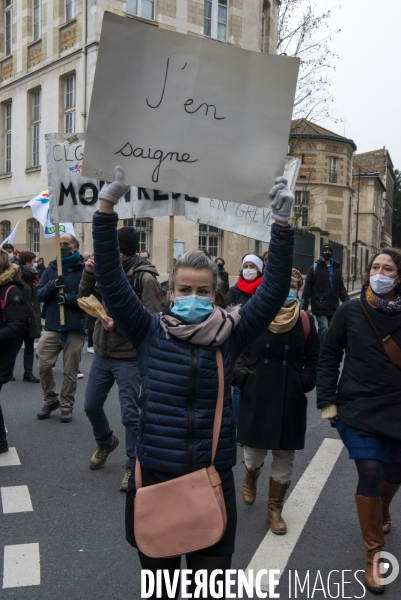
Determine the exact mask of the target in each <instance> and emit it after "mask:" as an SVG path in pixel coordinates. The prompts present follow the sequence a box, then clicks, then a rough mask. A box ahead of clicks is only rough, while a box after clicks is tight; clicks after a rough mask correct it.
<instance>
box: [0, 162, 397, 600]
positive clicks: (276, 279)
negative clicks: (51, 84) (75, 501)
mask: <svg viewBox="0 0 401 600" xmlns="http://www.w3.org/2000/svg"><path fill="white" fill-rule="evenodd" d="M126 191H127V187H126V186H125V184H124V182H123V177H122V171H121V169H119V168H117V169H116V178H115V181H114V182H113V183H110V184H107V185H105V186H104V187H103V188H102V191H101V193H100V204H99V210H98V211H97V212H96V213H95V215H94V220H93V240H94V255H89V254H88V255H86V256H84V255H81V253H80V251H79V243H78V241H77V240H76V239H75V238H74V237H73V236H72V235H68V234H64V235H62V236H61V237H60V244H61V261H62V272H63V275H58V269H57V266H58V265H57V262H56V260H55V261H52V262H51V263H50V264H49V265H48V266H47V267H46V268H45V267H44V264H43V259H42V260H41V264H40V265H39V264H38V263H39V261H37V260H36V256H35V255H34V254H33V253H31V252H20V253H19V256H18V260H17V258H16V257H15V256H14V252H13V250H14V249H13V248H12V246H10V245H4V246H3V249H2V250H1V252H0V389H1V387H2V386H3V385H4V384H6V383H8V382H9V381H10V380H12V379H13V369H14V364H15V361H16V358H17V356H18V353H19V351H20V349H21V346H22V344H24V351H23V364H24V381H26V382H29V383H40V384H41V387H42V391H43V400H44V403H43V407H42V409H41V410H40V411H39V412H38V413H37V418H38V419H47V418H48V417H50V416H51V414H52V413H53V412H54V411H56V410H58V409H60V411H61V414H60V420H61V422H62V423H70V422H71V421H72V419H73V410H74V403H75V393H76V388H77V377H78V376H79V363H80V357H81V352H82V349H83V346H84V343H85V339H86V335H87V339H88V352H92V353H93V359H92V362H91V368H90V372H89V375H88V383H87V386H86V392H85V401H84V410H85V413H86V415H87V417H88V420H89V422H90V424H91V426H92V429H93V436H94V438H95V441H96V444H97V449H96V451H95V452H94V454H93V456H92V457H91V459H90V463H89V467H90V468H91V469H94V470H96V469H100V468H101V467H102V466H103V465H104V464H105V462H106V460H107V457H108V455H109V454H110V452H112V451H113V450H115V448H116V447H117V446H118V444H119V440H118V439H117V437H116V436H115V435H114V433H113V429H112V426H111V424H110V423H109V420H108V418H107V415H106V411H105V405H106V401H107V396H108V394H109V392H110V390H111V388H112V386H113V385H114V383H115V382H116V383H117V386H118V395H119V401H120V407H121V419H122V423H123V425H124V427H125V450H126V462H125V474H124V478H123V481H122V482H121V484H120V490H121V491H124V492H127V495H126V537H127V540H128V542H129V543H130V544H131V545H132V546H133V547H135V548H137V550H138V554H139V558H140V562H141V565H142V567H143V568H146V569H150V570H152V571H156V570H157V569H167V570H169V571H170V572H171V573H172V572H173V571H174V570H175V569H178V568H179V565H180V560H181V555H184V554H185V555H186V561H187V566H188V568H189V569H193V570H194V571H197V570H199V569H206V570H207V571H208V572H211V571H212V570H214V569H221V570H222V571H223V572H224V571H225V570H227V569H229V568H230V565H231V558H232V554H233V552H234V544H235V532H236V515H237V512H236V511H237V508H236V500H235V488H234V478H233V472H232V468H233V466H234V465H235V463H236V458H237V447H238V445H239V446H241V447H243V462H244V480H243V486H242V499H243V502H244V503H245V504H246V505H251V504H253V503H254V502H255V501H256V497H257V482H258V478H259V477H260V476H263V465H264V460H265V458H266V456H267V454H268V452H269V450H270V451H271V453H272V463H271V469H270V475H269V476H270V480H269V481H270V483H269V492H268V499H267V501H268V510H267V519H268V521H269V524H270V529H271V531H272V532H273V533H274V534H277V535H283V534H285V533H286V532H287V525H286V523H285V519H284V517H283V504H284V500H285V496H286V493H287V491H288V489H289V487H290V485H291V476H292V469H293V462H294V458H295V452H296V450H302V449H303V448H304V444H305V434H306V415H307V397H306V394H307V393H308V392H310V391H311V390H313V389H314V388H315V386H316V389H317V406H318V408H319V409H320V410H321V414H322V417H323V418H324V419H327V420H328V421H329V422H330V423H331V425H332V426H333V427H336V428H337V431H338V434H339V435H340V436H341V439H342V440H343V442H344V445H345V446H346V448H347V450H348V452H349V457H350V458H351V459H353V460H354V461H355V465H356V468H357V472H358V486H357V489H356V495H355V501H356V508H357V513H358V517H359V523H360V528H361V533H362V538H363V541H364V544H365V546H366V550H367V563H366V572H365V582H366V587H367V588H368V589H369V590H371V591H372V592H376V593H381V592H383V591H384V585H382V584H381V583H377V581H376V580H375V578H374V572H373V571H374V569H373V563H374V559H375V555H376V554H377V553H378V552H380V551H381V550H382V548H383V546H384V534H385V533H388V531H389V530H390V527H391V517H390V512H389V506H390V503H391V501H392V499H393V497H394V495H395V494H396V492H397V490H398V489H399V487H400V485H401V427H400V425H401V410H400V409H401V394H400V390H401V251H400V250H398V249H396V248H384V249H382V250H381V251H380V252H379V253H378V254H377V255H375V256H373V257H372V258H371V261H370V263H369V265H368V267H367V270H366V273H365V276H364V280H363V287H362V291H361V295H360V298H359V299H355V300H352V301H350V298H349V297H348V294H347V292H346V289H345V287H344V283H343V280H342V276H341V268H340V265H339V264H338V263H336V262H335V261H334V260H333V249H332V247H331V246H330V245H324V246H323V249H322V255H321V257H320V258H319V259H318V260H317V261H316V262H315V263H314V264H313V265H312V266H311V267H310V269H309V270H308V273H307V274H306V279H305V282H304V281H303V277H302V275H301V273H300V272H299V271H297V270H296V269H294V268H293V267H292V260H293V240H294V231H293V228H292V227H291V226H290V225H289V220H290V217H291V207H292V202H293V196H292V193H291V192H290V191H289V189H288V188H287V182H286V180H285V179H284V178H279V179H278V180H276V185H275V186H274V188H273V189H272V190H271V192H270V196H271V198H272V216H273V218H274V220H275V223H274V224H273V225H272V228H271V242H270V245H269V252H268V255H267V256H264V257H262V258H261V257H259V256H256V255H254V254H248V255H246V256H244V257H243V258H242V262H241V269H240V275H239V277H238V280H237V282H236V284H235V285H234V286H233V287H229V278H228V273H227V272H226V270H225V268H224V267H225V262H224V259H223V258H221V257H218V258H217V259H216V260H215V261H213V260H211V259H210V257H209V256H208V255H207V253H206V252H204V251H201V250H199V251H190V252H187V253H186V254H184V255H183V256H181V257H179V258H178V259H177V261H176V262H175V264H174V268H173V271H172V274H171V278H170V282H169V286H168V293H167V294H166V293H162V287H161V285H160V284H159V282H158V280H157V277H158V275H159V274H158V272H157V269H156V267H155V266H154V265H152V264H151V262H150V256H149V253H148V252H146V251H143V252H141V253H140V254H138V252H137V251H138V234H137V232H136V231H135V229H134V228H132V227H123V228H120V229H117V223H118V216H117V214H116V213H115V212H114V205H115V204H116V203H117V202H118V200H119V198H121V197H122V196H123V195H124V193H125V192H126ZM302 290H303V291H302ZM91 295H93V296H95V297H96V298H97V299H98V300H99V301H100V302H101V303H102V304H103V306H104V309H105V311H106V313H107V317H106V318H103V319H97V320H96V321H95V320H94V319H93V317H89V316H88V315H87V314H86V313H85V312H84V311H83V310H82V309H81V308H80V306H79V304H78V300H79V298H82V297H88V296H91ZM166 298H167V302H166ZM340 301H341V305H340ZM61 305H62V306H63V307H64V312H65V325H60V306H61ZM309 307H310V309H311V311H310V312H308V309H309ZM315 322H317V326H318V328H316V326H315ZM37 338H39V341H38V344H37V347H36V358H37V360H38V375H39V378H37V377H36V376H35V373H34V354H35V349H34V341H35V339H37ZM60 354H62V361H63V380H62V384H61V389H60V390H59V391H57V389H56V382H55V378H54V373H53V370H54V365H55V363H56V361H57V359H58V357H59V355H60ZM219 357H221V359H222V366H221V365H220V363H219V360H220V358H219ZM219 365H220V366H219ZM218 392H219V393H218ZM218 398H219V400H218ZM218 402H221V404H218ZM216 403H217V406H218V408H216ZM219 411H220V413H219ZM216 423H217V425H216ZM216 431H217V434H216ZM216 436H217V439H216ZM215 439H216V444H215V443H214V440H215ZM7 450H8V443H7V437H6V431H5V427H4V420H3V414H2V410H1V405H0V453H2V452H7ZM211 464H212V466H213V467H214V469H215V471H214V472H213V473H214V475H213V477H214V479H213V481H214V483H213V488H216V489H218V490H219V493H220V496H219V498H220V509H221V513H222V515H223V523H222V528H221V531H220V534H219V536H217V541H215V543H213V544H212V545H210V544H209V545H206V546H205V545H203V546H202V544H201V543H200V546H199V547H191V546H188V547H187V546H185V543H184V542H182V540H177V539H176V538H177V535H178V534H179V531H180V524H179V523H178V525H177V523H176V522H173V521H171V523H165V524H163V527H164V526H165V527H166V531H165V532H164V530H161V531H157V530H156V531H155V532H153V535H155V536H156V539H152V540H150V539H144V534H143V530H144V529H145V531H146V527H145V528H143V527H141V526H140V525H141V524H142V521H141V519H142V520H143V519H145V516H144V515H143V514H142V513H141V514H139V509H138V508H137V507H136V502H135V499H136V496H137V495H138V501H139V499H140V496H141V498H142V497H145V496H144V495H143V492H146V491H149V489H150V490H152V489H155V490H156V489H157V490H159V493H158V496H157V497H158V498H159V500H158V502H160V507H161V505H162V504H163V502H164V500H163V499H164V496H163V494H164V493H166V494H167V489H170V490H171V486H170V487H168V483H170V484H172V485H176V486H179V485H181V486H183V485H185V477H188V476H190V475H192V474H194V473H196V472H198V471H200V470H201V469H210V465H211ZM208 472H209V471H208ZM158 485H159V486H160V487H159V488H153V486H158ZM139 491H140V493H141V494H139V493H138V492H139ZM215 493H216V494H217V492H215ZM166 497H167V496H166ZM216 497H217V496H216ZM150 498H152V502H154V496H153V497H150ZM152 502H150V501H149V506H153V504H152ZM205 502H206V501H205ZM138 506H142V505H140V504H138ZM208 510H210V511H211V512H212V509H211V508H209V505H208ZM137 511H138V512H137ZM155 511H157V506H155ZM136 512H137V514H135V513H136ZM177 512H178V511H177ZM194 513H195V514H194V516H193V518H194V519H196V518H197V514H196V510H194ZM146 518H147V519H149V518H150V520H148V521H147V522H146V525H147V526H148V527H147V531H148V532H149V531H150V530H151V529H155V528H153V527H152V518H153V517H152V516H151V517H149V516H147V517H146ZM154 518H156V517H154ZM177 518H178V519H179V518H180V515H178V517H177ZM181 518H182V516H181ZM167 520H169V519H167ZM134 522H135V527H134V526H133V523H134ZM191 526H192V524H191V522H190V520H189V521H188V523H187V524H186V525H185V527H187V528H189V529H190V527H191ZM168 527H170V529H168ZM183 527H184V526H183ZM145 537H146V536H145ZM192 538H196V536H192ZM180 544H181V545H180ZM152 548H157V550H156V549H155V550H152ZM177 548H178V549H177ZM149 549H150V550H149ZM172 549H174V551H173V550H172ZM145 550H146V551H145ZM164 593H165V594H166V590H164ZM165 597H167V596H165Z"/></svg>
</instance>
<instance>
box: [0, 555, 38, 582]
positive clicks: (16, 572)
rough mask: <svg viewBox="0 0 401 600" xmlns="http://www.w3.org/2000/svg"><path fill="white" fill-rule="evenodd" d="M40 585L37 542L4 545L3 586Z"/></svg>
mask: <svg viewBox="0 0 401 600" xmlns="http://www.w3.org/2000/svg"><path fill="white" fill-rule="evenodd" d="M28 585H40V555H39V544H18V545H15V546H5V547H4V575H3V588H15V587H26V586H28Z"/></svg>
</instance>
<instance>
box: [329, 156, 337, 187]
mask: <svg viewBox="0 0 401 600" xmlns="http://www.w3.org/2000/svg"><path fill="white" fill-rule="evenodd" d="M337 179H338V158H336V157H335V156H331V157H330V173H329V182H330V183H337Z"/></svg>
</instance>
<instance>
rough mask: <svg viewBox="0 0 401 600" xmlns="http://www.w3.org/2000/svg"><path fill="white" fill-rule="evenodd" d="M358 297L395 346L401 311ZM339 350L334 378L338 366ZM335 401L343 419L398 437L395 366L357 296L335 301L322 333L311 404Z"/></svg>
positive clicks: (400, 402) (400, 416)
mask: <svg viewBox="0 0 401 600" xmlns="http://www.w3.org/2000/svg"><path fill="white" fill-rule="evenodd" d="M362 302H363V303H364V306H365V308H366V310H367V311H368V313H369V316H370V317H371V319H372V321H373V322H374V324H375V326H376V329H377V330H378V332H379V334H380V336H381V337H382V338H383V337H385V336H386V335H388V334H391V337H392V338H393V340H394V341H395V343H396V344H397V345H398V346H399V347H400V348H401V314H399V315H394V316H388V315H385V314H383V313H382V312H381V311H379V310H377V309H374V308H372V307H371V306H370V304H369V303H368V302H367V300H366V298H365V294H364V292H363V293H362ZM344 352H345V359H344V366H343V370H342V373H341V377H340V380H339V381H338V377H339V369H340V365H341V361H342V359H343V355H344ZM329 404H336V405H337V410H338V416H339V418H340V419H341V421H342V422H343V423H345V424H346V425H349V426H350V427H353V428H354V429H358V430H360V431H365V432H368V433H372V434H377V435H382V436H385V437H390V438H395V439H398V440H401V369H399V368H398V367H396V366H395V365H394V364H393V363H392V362H391V360H390V358H389V357H388V356H387V353H386V352H385V350H384V348H383V346H382V344H381V342H380V340H379V338H378V337H377V335H376V333H375V332H374V330H373V328H372V325H371V324H370V323H369V321H368V319H367V317H366V315H365V313H364V311H363V308H362V306H361V304H360V302H359V300H353V301H352V302H346V303H345V304H343V305H341V306H340V308H339V309H338V311H337V312H336V314H335V315H334V317H333V320H332V322H331V325H330V327H329V330H328V332H327V335H326V337H325V340H324V343H323V346H322V351H321V354H320V358H319V364H318V370H317V406H318V408H323V407H324V406H328V405H329Z"/></svg>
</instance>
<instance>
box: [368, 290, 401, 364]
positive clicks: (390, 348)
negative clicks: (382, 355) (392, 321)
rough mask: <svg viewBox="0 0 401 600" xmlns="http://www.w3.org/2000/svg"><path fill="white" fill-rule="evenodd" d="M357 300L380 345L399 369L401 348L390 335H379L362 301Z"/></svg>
mask: <svg viewBox="0 0 401 600" xmlns="http://www.w3.org/2000/svg"><path fill="white" fill-rule="evenodd" d="M359 302H360V303H361V306H362V308H363V310H364V313H365V315H366V316H367V317H368V319H369V321H370V324H371V325H372V327H373V329H374V332H375V334H376V335H377V337H378V338H379V340H380V341H381V343H382V346H383V348H384V350H385V352H386V354H387V356H388V357H389V359H390V360H391V362H392V363H393V365H395V366H396V367H398V368H399V369H401V348H399V347H398V346H397V344H396V343H395V341H394V340H393V338H392V337H391V335H386V336H384V338H382V337H380V335H379V332H378V331H377V329H376V327H375V325H374V323H373V321H372V319H371V318H370V317H369V314H368V311H367V310H366V308H365V307H364V305H363V302H362V300H361V299H360V298H359Z"/></svg>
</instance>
